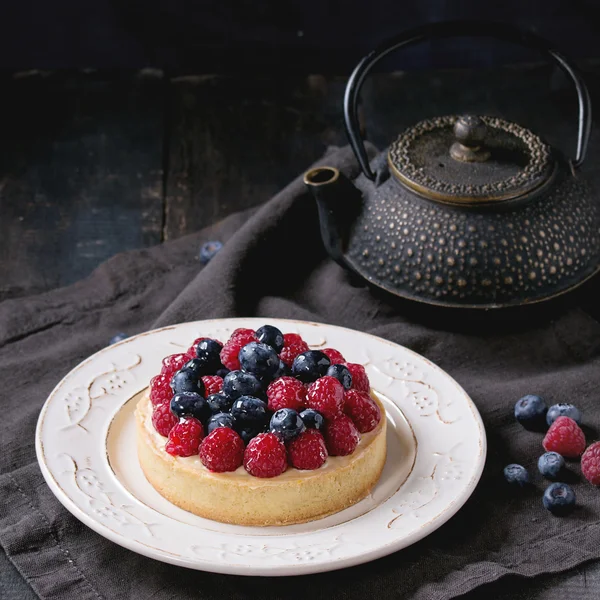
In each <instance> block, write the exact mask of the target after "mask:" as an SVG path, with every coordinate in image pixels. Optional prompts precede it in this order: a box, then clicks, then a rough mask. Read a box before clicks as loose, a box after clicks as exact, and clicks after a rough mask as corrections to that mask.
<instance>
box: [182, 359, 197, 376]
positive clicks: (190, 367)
mask: <svg viewBox="0 0 600 600" xmlns="http://www.w3.org/2000/svg"><path fill="white" fill-rule="evenodd" d="M183 370H186V371H193V372H194V375H196V377H198V379H200V377H202V373H201V371H202V363H201V362H200V361H199V360H198V359H197V358H190V360H188V361H187V362H186V363H185V365H183V367H182V368H181V371H183Z"/></svg>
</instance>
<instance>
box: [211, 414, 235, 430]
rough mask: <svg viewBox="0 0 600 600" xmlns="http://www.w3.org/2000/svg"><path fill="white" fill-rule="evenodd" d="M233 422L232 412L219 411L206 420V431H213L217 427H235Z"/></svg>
mask: <svg viewBox="0 0 600 600" xmlns="http://www.w3.org/2000/svg"><path fill="white" fill-rule="evenodd" d="M233 424H234V418H233V416H232V415H231V414H230V413H226V412H222V413H217V414H216V415H213V416H212V417H211V418H210V419H209V420H208V421H207V422H206V433H207V434H209V433H212V432H213V431H214V430H215V429H216V428H217V427H229V428H231V429H233Z"/></svg>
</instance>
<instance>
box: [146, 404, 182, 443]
mask: <svg viewBox="0 0 600 600" xmlns="http://www.w3.org/2000/svg"><path fill="white" fill-rule="evenodd" d="M178 422H179V419H178V418H177V417H176V416H175V415H174V414H173V413H172V412H171V407H170V405H169V403H168V402H165V404H159V405H157V406H155V407H154V410H153V411H152V425H154V429H156V431H158V433H160V435H162V436H164V437H167V436H168V435H169V431H171V429H173V427H175V425H177V423H178Z"/></svg>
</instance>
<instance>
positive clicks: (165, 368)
mask: <svg viewBox="0 0 600 600" xmlns="http://www.w3.org/2000/svg"><path fill="white" fill-rule="evenodd" d="M189 360H190V359H189V357H188V355H187V354H171V355H170V356H166V357H165V358H163V361H162V370H161V372H160V374H161V375H164V376H165V377H166V378H167V379H169V380H170V379H171V377H173V375H175V373H177V371H179V370H180V369H183V365H185V363H186V362H188V361H189Z"/></svg>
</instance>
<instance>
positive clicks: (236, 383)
mask: <svg viewBox="0 0 600 600" xmlns="http://www.w3.org/2000/svg"><path fill="white" fill-rule="evenodd" d="M223 393H224V394H225V395H226V396H229V397H230V398H231V399H232V400H236V399H237V398H239V397H240V396H255V397H256V398H264V397H265V392H264V390H263V387H262V385H261V383H260V381H259V380H258V379H257V378H256V377H255V376H254V375H252V373H244V371H229V373H227V375H225V378H224V379H223Z"/></svg>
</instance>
